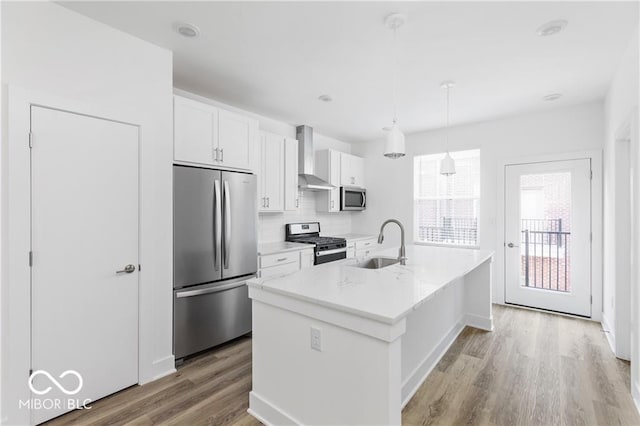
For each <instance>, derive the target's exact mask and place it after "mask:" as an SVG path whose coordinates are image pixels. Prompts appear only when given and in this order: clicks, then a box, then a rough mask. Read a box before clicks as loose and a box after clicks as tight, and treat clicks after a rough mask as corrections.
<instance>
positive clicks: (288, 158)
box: [283, 138, 300, 210]
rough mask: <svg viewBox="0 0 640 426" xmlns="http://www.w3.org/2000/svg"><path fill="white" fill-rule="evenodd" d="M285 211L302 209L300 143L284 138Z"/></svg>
mask: <svg viewBox="0 0 640 426" xmlns="http://www.w3.org/2000/svg"><path fill="white" fill-rule="evenodd" d="M283 140H284V209H285V210H297V209H298V207H300V199H299V195H298V141H297V139H293V138H284V139H283Z"/></svg>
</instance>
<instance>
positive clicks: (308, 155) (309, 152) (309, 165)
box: [296, 126, 335, 191]
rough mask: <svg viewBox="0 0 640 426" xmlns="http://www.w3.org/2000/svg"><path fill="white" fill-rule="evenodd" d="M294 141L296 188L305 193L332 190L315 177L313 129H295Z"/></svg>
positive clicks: (307, 127) (303, 127)
mask: <svg viewBox="0 0 640 426" xmlns="http://www.w3.org/2000/svg"><path fill="white" fill-rule="evenodd" d="M296 139H298V168H299V174H298V188H300V189H302V190H306V191H328V190H330V189H334V188H335V186H333V185H331V184H330V183H329V182H326V181H324V180H322V179H320V178H319V177H318V176H316V175H315V172H314V169H315V152H314V150H313V129H312V128H311V127H309V126H298V127H296Z"/></svg>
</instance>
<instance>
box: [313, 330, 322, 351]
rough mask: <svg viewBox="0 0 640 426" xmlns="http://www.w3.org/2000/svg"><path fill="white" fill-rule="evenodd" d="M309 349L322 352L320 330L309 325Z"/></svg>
mask: <svg viewBox="0 0 640 426" xmlns="http://www.w3.org/2000/svg"><path fill="white" fill-rule="evenodd" d="M311 349H314V350H316V351H318V352H322V330H320V329H319V328H316V327H311Z"/></svg>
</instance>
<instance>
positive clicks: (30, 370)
mask: <svg viewBox="0 0 640 426" xmlns="http://www.w3.org/2000/svg"><path fill="white" fill-rule="evenodd" d="M32 374H33V368H30V369H29V377H31V375H32Z"/></svg>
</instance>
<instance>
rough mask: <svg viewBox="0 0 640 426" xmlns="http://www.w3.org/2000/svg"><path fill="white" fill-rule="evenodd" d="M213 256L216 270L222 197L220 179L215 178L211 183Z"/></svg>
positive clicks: (220, 248)
mask: <svg viewBox="0 0 640 426" xmlns="http://www.w3.org/2000/svg"><path fill="white" fill-rule="evenodd" d="M213 188H214V189H213V191H214V197H213V233H214V236H213V245H214V248H213V253H214V254H213V258H214V263H215V267H216V271H219V270H220V251H221V250H222V198H221V197H220V181H219V180H218V179H216V180H215V182H214V185H213Z"/></svg>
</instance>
